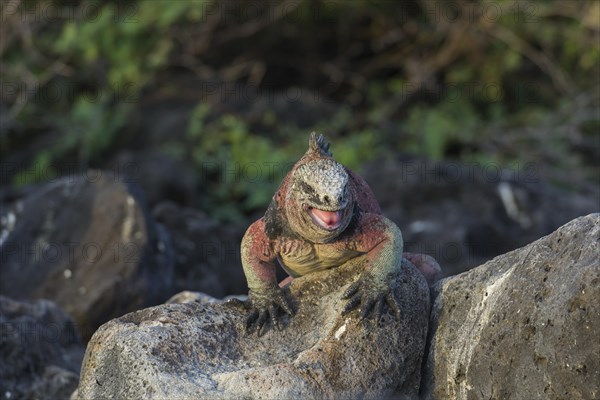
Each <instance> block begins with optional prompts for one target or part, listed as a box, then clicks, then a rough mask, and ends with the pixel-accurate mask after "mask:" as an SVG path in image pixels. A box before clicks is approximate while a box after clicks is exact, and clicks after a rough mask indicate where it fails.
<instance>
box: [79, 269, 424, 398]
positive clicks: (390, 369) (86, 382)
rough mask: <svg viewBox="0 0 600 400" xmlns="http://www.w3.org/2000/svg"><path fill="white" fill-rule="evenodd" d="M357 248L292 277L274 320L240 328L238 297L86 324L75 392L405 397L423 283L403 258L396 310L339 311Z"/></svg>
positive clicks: (416, 356) (418, 336)
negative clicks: (285, 308)
mask: <svg viewBox="0 0 600 400" xmlns="http://www.w3.org/2000/svg"><path fill="white" fill-rule="evenodd" d="M364 263H365V260H364V259H363V258H359V259H355V260H353V261H352V262H349V263H347V264H345V265H343V266H341V267H339V268H335V269H332V270H329V271H322V272H317V273H313V274H310V275H307V276H304V277H301V278H298V279H295V280H294V281H293V283H292V284H291V285H290V286H289V290H290V293H291V295H292V296H293V298H294V302H295V306H296V308H297V314H296V315H295V316H294V317H293V318H291V319H290V320H289V321H288V323H289V324H288V325H287V326H286V327H285V328H284V329H283V330H282V331H278V330H273V329H270V330H268V331H267V332H266V333H265V334H264V335H263V336H262V337H259V336H257V335H256V334H252V335H247V334H245V326H244V325H245V318H246V316H247V310H246V308H245V305H244V304H243V303H241V302H239V301H230V302H225V303H221V304H208V303H204V304H202V303H200V302H196V301H192V302H186V303H183V304H166V305H162V306H157V307H153V308H148V309H144V310H141V311H137V312H134V313H131V314H127V315H125V316H123V317H121V318H118V319H115V320H112V321H110V322H108V323H106V324H105V325H103V326H102V327H100V329H99V330H98V331H97V332H96V333H95V334H94V336H93V337H92V340H91V341H90V343H89V345H88V348H87V352H86V356H85V359H84V362H83V367H82V374H81V381H80V386H79V389H78V392H77V398H81V399H89V398H128V399H135V398H227V399H230V398H245V399H259V398H263V399H274V398H278V399H310V398H319V399H320V398H330V399H339V398H344V399H351V398H367V399H368V398H371V399H380V398H384V397H390V396H394V397H395V398H398V399H402V398H407V399H408V398H414V397H415V396H417V393H418V385H419V380H420V366H421V360H422V355H423V351H424V346H425V339H426V335H427V322H428V315H429V289H428V286H427V283H426V281H425V279H424V278H423V276H422V275H421V274H420V273H419V272H418V271H417V269H416V268H415V267H414V266H413V265H412V264H410V263H408V262H405V263H403V265H402V268H401V271H400V273H398V274H397V275H396V276H393V277H390V279H391V282H392V285H393V287H394V290H396V291H397V294H398V295H399V298H400V299H401V304H402V305H401V310H402V316H401V318H400V319H399V320H396V319H395V318H394V317H393V316H392V314H391V313H386V314H384V316H383V317H382V319H381V321H379V323H377V322H375V321H373V320H360V319H359V318H358V317H357V314H356V313H351V314H348V315H345V316H343V315H342V314H341V310H342V309H343V306H344V304H345V301H344V300H342V299H341V297H342V293H343V291H344V290H345V289H346V288H347V287H348V286H349V284H350V283H352V281H353V280H355V279H356V278H357V276H358V271H360V270H362V268H364Z"/></svg>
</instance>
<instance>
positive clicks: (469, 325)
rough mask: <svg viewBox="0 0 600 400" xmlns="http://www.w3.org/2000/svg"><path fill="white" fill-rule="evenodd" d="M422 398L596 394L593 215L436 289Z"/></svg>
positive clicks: (597, 239)
mask: <svg viewBox="0 0 600 400" xmlns="http://www.w3.org/2000/svg"><path fill="white" fill-rule="evenodd" d="M433 298H434V299H435V301H434V305H433V310H432V314H431V322H430V326H431V331H430V334H429V337H430V338H429V347H430V348H429V352H428V360H427V363H426V366H425V368H424V370H425V373H424V379H423V383H422V391H423V394H424V396H423V397H424V398H426V399H509V398H510V399H570V400H571V399H597V398H600V342H599V339H598V332H600V302H599V299H600V214H590V215H588V216H585V217H580V218H577V219H575V220H573V221H572V222H569V223H568V224H566V225H564V226H562V227H561V228H560V229H558V230H557V231H555V232H553V233H552V234H550V235H548V236H546V237H544V238H542V239H539V240H537V241H536V242H534V243H531V244H529V245H527V246H525V247H523V248H520V249H518V250H515V251H512V252H510V253H507V254H504V255H502V256H500V257H497V258H495V259H493V260H491V261H489V262H487V263H485V264H484V265H482V266H480V267H478V268H475V269H473V270H471V271H468V272H465V273H463V274H461V275H458V276H455V277H451V278H447V279H444V280H442V281H440V282H438V283H437V284H436V285H435V286H434V287H433Z"/></svg>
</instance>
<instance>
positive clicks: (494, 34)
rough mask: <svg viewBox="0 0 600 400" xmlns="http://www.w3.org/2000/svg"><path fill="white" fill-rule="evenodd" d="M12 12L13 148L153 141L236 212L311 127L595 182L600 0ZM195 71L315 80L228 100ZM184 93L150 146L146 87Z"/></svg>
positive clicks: (34, 157)
mask: <svg viewBox="0 0 600 400" xmlns="http://www.w3.org/2000/svg"><path fill="white" fill-rule="evenodd" d="M2 20H3V24H2V27H0V35H1V36H2V38H3V39H2V42H1V43H0V54H1V55H2V82H3V93H2V103H1V105H0V107H1V108H0V110H1V111H2V117H1V118H2V124H1V126H0V144H1V145H2V149H1V151H0V157H1V158H2V159H7V157H8V156H9V155H15V154H18V153H19V152H20V151H22V152H23V154H27V159H28V160H30V162H31V164H35V165H38V166H41V167H49V166H52V165H60V163H64V162H73V161H75V162H77V163H78V164H79V165H81V166H82V167H83V168H85V167H89V166H92V167H102V166H103V165H104V164H103V162H105V161H106V160H107V159H109V158H110V157H111V155H114V154H115V152H117V151H118V150H119V149H123V148H133V149H137V148H138V147H139V146H140V143H143V144H144V145H146V146H147V147H148V148H152V147H154V148H160V149H163V150H164V151H166V152H169V153H170V154H171V155H172V156H173V157H176V158H178V159H180V160H182V161H184V162H186V163H190V164H191V165H192V166H193V167H194V169H195V171H196V173H197V179H198V181H199V185H200V186H201V187H202V190H203V197H202V199H201V200H200V204H198V205H197V206H198V207H200V208H202V209H205V210H207V211H210V212H211V214H213V215H217V216H219V217H222V218H224V219H226V218H230V219H236V218H241V217H242V216H243V215H245V214H248V213H251V212H253V211H255V210H258V209H261V208H263V207H264V205H265V204H266V203H267V202H268V199H269V198H270V196H271V194H272V193H273V190H274V189H275V187H276V186H277V185H278V183H279V180H280V178H281V177H282V176H283V174H284V173H285V169H286V166H287V167H289V165H290V163H291V162H292V161H293V160H295V159H297V157H298V156H299V155H300V154H301V153H302V151H303V149H304V148H305V142H306V137H307V134H308V133H309V132H310V131H311V130H317V131H321V132H325V133H327V134H328V136H329V137H330V138H331V139H332V140H333V141H334V142H335V147H334V151H335V153H336V154H335V155H336V157H337V158H338V159H339V160H340V161H341V162H343V163H345V164H346V165H348V166H350V167H352V168H360V166H361V165H363V164H364V163H365V162H367V161H370V160H372V159H375V158H380V157H393V156H394V155H396V154H398V153H400V152H405V153H406V152H409V153H413V154H418V155H424V156H427V157H431V158H435V159H445V158H451V159H456V160H459V161H476V162H481V163H490V162H493V163H499V164H501V165H504V166H506V167H511V166H517V165H518V164H519V163H523V162H526V161H533V162H536V163H539V165H541V166H542V168H541V169H540V173H543V174H545V175H546V176H548V177H551V178H552V179H555V180H556V181H557V183H559V184H562V185H565V186H569V185H570V184H573V185H576V184H575V183H573V180H572V178H571V177H570V176H569V174H567V173H565V172H564V171H580V175H581V176H582V178H581V179H582V180H583V181H586V182H588V181H593V180H594V179H598V175H597V174H598V171H597V169H596V168H595V161H594V160H595V158H596V156H597V155H598V154H599V152H600V150H599V149H598V141H599V137H600V133H599V129H600V128H599V127H600V122H599V121H600V117H599V116H598V113H597V109H598V106H599V105H600V99H599V96H598V93H599V90H600V89H599V85H600V79H599V78H598V76H599V75H600V74H599V72H600V71H599V69H600V46H599V45H598V43H599V39H600V2H596V1H562V0H556V1H542V0H540V1H533V2H529V1H514V0H506V1H488V0H481V1H475V2H438V1H427V0H410V1H408V0H407V1H401V2H390V1H367V0H356V1H353V2H331V1H313V0H304V1H299V2H291V3H290V2H266V3H265V4H262V3H254V2H253V3H252V4H251V5H250V4H249V3H247V2H244V1H241V0H240V1H238V0H235V1H233V0H232V1H227V2H213V1H210V0H205V1H201V0H189V1H167V0H164V1H163V0H153V1H143V0H139V1H132V2H117V1H109V2H97V1H88V0H79V1H59V0H54V1H50V0H40V1H17V2H13V3H11V4H10V6H4V7H3V8H2ZM182 81H183V82H192V83H193V82H196V83H198V82H200V83H201V82H207V81H218V82H219V83H220V84H223V85H229V86H228V87H243V86H244V85H246V86H247V85H250V86H252V87H256V88H258V89H259V90H261V91H262V93H268V94H269V95H272V94H277V93H284V92H285V91H286V90H290V89H294V88H299V89H300V90H302V91H303V93H304V94H306V93H312V94H313V95H311V96H308V95H305V96H302V98H301V99H300V101H299V102H298V103H296V102H295V101H287V102H286V101H281V100H274V101H273V102H267V103H268V104H267V106H266V107H262V108H260V107H258V105H257V102H253V101H246V102H244V99H237V100H235V101H231V102H229V103H228V104H226V107H218V104H217V106H215V101H214V99H213V100H211V99H210V98H204V97H210V96H204V97H202V96H201V95H198V96H196V97H197V98H198V99H194V96H191V100H190V99H187V98H186V96H188V97H189V93H192V94H193V93H195V92H194V89H193V87H191V88H190V89H189V91H188V92H186V94H183V93H180V92H181V91H182V89H185V87H186V86H187V85H186V84H182V83H181V82H182ZM198 91H201V90H200V89H199V90H198ZM198 91H196V92H198ZM204 94H206V93H204ZM177 96H179V98H181V99H186V101H188V102H190V101H191V102H195V103H196V106H195V107H192V109H193V111H191V113H190V115H189V116H188V118H189V120H188V121H187V123H186V124H187V129H185V130H182V131H181V132H172V133H170V134H172V138H171V139H169V141H168V143H157V142H152V141H147V143H146V141H145V140H144V139H143V138H144V135H145V134H146V133H145V132H140V120H143V119H144V118H145V117H146V116H145V115H144V114H143V106H144V104H145V102H147V101H150V100H152V101H156V99H158V100H160V99H161V98H165V99H168V100H171V99H173V98H177ZM288 100H289V99H288ZM165 102H167V100H165ZM217 103H218V101H217ZM244 103H246V104H244ZM301 103H302V104H301ZM306 103H312V105H311V104H309V105H308V106H306ZM304 106H306V107H308V108H307V109H308V111H306V112H305V115H304V114H301V113H300V112H298V113H296V109H297V108H298V109H302V107H304ZM281 107H284V108H286V107H287V108H286V109H285V110H284V111H281V110H280V108H281ZM311 107H312V108H311ZM168 110H170V109H169V108H165V112H169V111H168ZM256 110H259V111H256ZM296 114H298V115H296ZM167 117H168V116H165V118H167ZM48 143H52V145H51V146H48V145H47V144H48ZM265 163H266V164H265ZM20 166H21V167H22V168H23V169H26V168H28V166H27V165H20ZM275 166H276V167H275ZM236 171H237V172H236ZM236 173H237V174H238V175H236ZM236 176H237V178H236ZM240 177H241V178H240ZM252 177H255V178H256V179H254V178H252ZM238 178H240V179H238ZM3 179H9V182H10V183H12V184H27V183H31V182H32V180H35V175H31V174H29V175H24V174H20V173H19V172H18V171H16V172H15V174H13V175H11V176H8V177H4V176H3ZM578 182H579V181H578ZM2 183H3V184H4V183H7V182H2Z"/></svg>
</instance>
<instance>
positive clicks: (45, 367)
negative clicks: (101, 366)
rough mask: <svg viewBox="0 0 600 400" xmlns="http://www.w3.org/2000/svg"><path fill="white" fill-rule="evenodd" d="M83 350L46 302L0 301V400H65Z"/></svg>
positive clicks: (67, 321) (66, 321)
mask: <svg viewBox="0 0 600 400" xmlns="http://www.w3.org/2000/svg"><path fill="white" fill-rule="evenodd" d="M83 352H84V346H83V344H82V343H81V341H80V340H79V336H78V334H77V331H76V330H75V324H74V322H73V320H72V319H71V318H70V317H69V316H68V315H67V314H66V313H65V312H64V311H63V310H61V309H60V307H58V306H57V305H56V304H54V303H53V302H51V301H48V300H37V301H16V300H13V299H10V298H8V297H5V296H0V399H7V400H8V399H52V400H54V399H64V398H68V397H69V396H70V395H71V393H72V392H73V391H74V390H75V388H76V387H77V383H78V380H79V367H80V365H81V360H82V359H83Z"/></svg>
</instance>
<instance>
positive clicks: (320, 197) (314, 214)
mask: <svg viewBox="0 0 600 400" xmlns="http://www.w3.org/2000/svg"><path fill="white" fill-rule="evenodd" d="M348 179H349V178H348V173H347V172H346V169H345V168H344V167H343V166H342V165H341V164H340V163H338V162H337V161H335V160H334V159H333V158H331V153H330V152H329V143H327V142H326V140H325V138H324V137H323V136H322V135H319V136H318V137H317V135H316V134H315V133H314V132H313V133H312V134H311V136H310V140H309V149H308V151H307V152H306V154H305V155H304V157H303V158H302V159H301V160H300V162H299V163H298V164H297V166H296V167H295V168H294V170H293V171H292V181H291V185H290V186H289V187H288V190H287V193H286V215H287V219H288V222H289V224H290V227H291V228H292V230H294V232H296V233H297V234H299V235H300V236H302V237H303V238H304V239H307V240H310V241H312V242H315V243H325V242H328V241H330V240H332V239H334V238H335V237H337V236H338V235H340V234H341V233H342V232H343V231H344V230H345V229H346V228H347V227H348V224H349V223H350V220H351V219H352V212H353V209H354V199H353V196H352V193H351V191H350V188H349V187H348Z"/></svg>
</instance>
